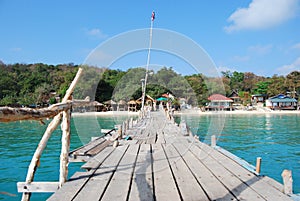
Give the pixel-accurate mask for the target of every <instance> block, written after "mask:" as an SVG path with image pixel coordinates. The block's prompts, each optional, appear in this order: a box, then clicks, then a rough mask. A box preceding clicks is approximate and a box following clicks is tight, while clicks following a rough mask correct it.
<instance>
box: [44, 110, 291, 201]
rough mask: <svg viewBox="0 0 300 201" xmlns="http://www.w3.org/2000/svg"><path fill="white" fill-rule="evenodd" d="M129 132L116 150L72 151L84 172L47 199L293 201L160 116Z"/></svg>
mask: <svg viewBox="0 0 300 201" xmlns="http://www.w3.org/2000/svg"><path fill="white" fill-rule="evenodd" d="M128 127H129V129H127V130H126V131H125V133H123V138H122V139H120V140H119V141H118V142H119V145H118V146H117V147H115V146H113V144H115V143H107V142H103V140H99V143H100V144H101V146H100V145H99V146H98V147H101V148H99V149H98V150H100V151H99V152H97V153H96V152H93V153H94V155H89V156H86V155H85V154H84V153H87V152H88V151H89V150H92V149H93V148H92V147H89V149H87V148H85V149H84V147H83V148H82V149H83V150H84V151H85V152H84V151H83V152H82V151H80V150H75V152H72V153H73V154H74V153H82V155H81V156H80V157H82V158H83V159H84V160H85V161H87V162H86V163H85V164H84V165H83V166H82V169H84V170H83V171H79V172H76V173H75V174H74V175H73V176H72V177H71V178H70V179H69V181H67V182H66V183H65V184H64V185H63V186H62V187H61V188H60V189H59V190H57V191H56V192H55V193H54V194H53V195H52V196H51V197H50V198H49V200H50V201H55V200H58V201H62V200H109V201H111V200H134V201H135V200H145V201H149V200H172V201H173V200H188V201H189V200H199V201H202V200H251V201H253V200H272V201H274V200H281V201H284V200H291V199H290V197H289V196H287V195H285V194H284V193H283V192H282V191H283V185H281V184H280V183H278V182H276V181H274V180H273V179H271V178H269V177H266V176H259V175H257V174H255V173H254V172H252V171H249V170H247V169H246V168H244V167H242V166H241V165H240V164H239V163H238V162H237V161H236V160H234V158H233V157H230V156H228V155H227V154H225V153H224V152H220V151H218V149H216V148H213V147H211V146H209V145H207V144H204V143H202V142H199V140H197V139H195V138H194V137H193V136H191V135H188V136H186V133H185V130H184V129H182V127H179V126H177V125H176V124H175V123H174V122H173V121H172V120H170V119H169V118H167V117H166V116H165V115H164V114H163V113H162V112H151V113H150V114H148V116H146V117H145V118H143V119H142V120H140V121H139V122H138V123H136V124H135V125H133V126H132V125H130V126H127V128H128ZM123 132H124V131H123ZM125 136H130V137H131V138H132V139H131V140H125ZM103 143H106V144H103ZM94 144H95V143H94ZM103 145H105V146H103ZM88 146H91V145H88ZM94 147H97V146H96V145H95V146H94ZM72 156H73V157H74V155H72ZM73 159H74V158H73ZM75 159H76V157H75ZM77 159H78V158H77Z"/></svg>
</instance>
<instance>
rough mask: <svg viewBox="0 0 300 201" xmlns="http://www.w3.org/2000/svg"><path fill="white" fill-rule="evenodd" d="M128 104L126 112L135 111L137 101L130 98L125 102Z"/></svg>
mask: <svg viewBox="0 0 300 201" xmlns="http://www.w3.org/2000/svg"><path fill="white" fill-rule="evenodd" d="M127 105H128V108H127V109H128V112H136V111H137V103H136V101H135V100H131V101H129V102H127Z"/></svg>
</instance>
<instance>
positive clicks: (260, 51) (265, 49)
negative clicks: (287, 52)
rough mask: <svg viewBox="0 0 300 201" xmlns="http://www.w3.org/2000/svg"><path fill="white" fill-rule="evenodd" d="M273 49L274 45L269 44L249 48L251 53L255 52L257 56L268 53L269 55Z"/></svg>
mask: <svg viewBox="0 0 300 201" xmlns="http://www.w3.org/2000/svg"><path fill="white" fill-rule="evenodd" d="M272 48H273V45H271V44H269V45H254V46H250V47H249V48H248V50H249V51H251V52H255V53H256V54H259V55H265V54H267V53H269V52H270V51H271V50H272Z"/></svg>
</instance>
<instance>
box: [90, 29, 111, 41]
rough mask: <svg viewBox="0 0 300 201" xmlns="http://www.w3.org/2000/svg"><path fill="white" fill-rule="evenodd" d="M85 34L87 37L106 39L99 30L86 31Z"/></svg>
mask: <svg viewBox="0 0 300 201" xmlns="http://www.w3.org/2000/svg"><path fill="white" fill-rule="evenodd" d="M86 34H87V35H89V36H93V37H97V38H101V39H103V38H106V37H107V35H106V34H104V33H103V32H102V31H101V30H100V29H96V28H95V29H88V30H86Z"/></svg>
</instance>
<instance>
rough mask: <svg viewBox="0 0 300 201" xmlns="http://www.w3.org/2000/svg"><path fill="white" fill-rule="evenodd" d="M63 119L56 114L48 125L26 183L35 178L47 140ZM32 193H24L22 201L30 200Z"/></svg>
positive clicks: (33, 159) (29, 168) (31, 164)
mask: <svg viewBox="0 0 300 201" xmlns="http://www.w3.org/2000/svg"><path fill="white" fill-rule="evenodd" d="M60 120H61V114H59V115H57V116H55V117H54V118H53V120H52V121H51V122H50V124H49V125H48V127H47V129H46V131H45V133H44V135H43V137H42V139H41V141H40V143H39V145H38V147H37V148H36V150H35V152H34V155H33V157H32V159H31V162H30V165H29V167H28V172H27V176H26V180H25V182H26V183H31V182H32V181H33V179H34V173H35V171H36V168H37V165H38V164H39V161H40V158H41V155H42V153H43V151H44V149H45V147H46V145H47V142H48V140H49V138H50V136H51V134H52V132H53V131H54V130H55V129H56V128H57V126H58V125H59V123H60ZM30 195H31V194H30V193H23V196H22V201H28V200H30Z"/></svg>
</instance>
